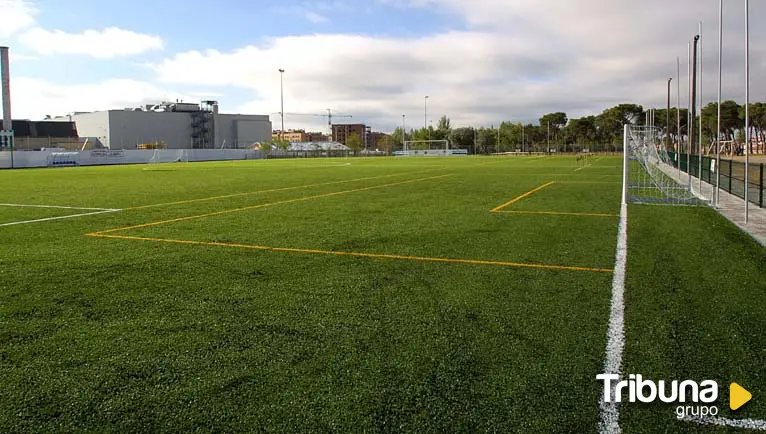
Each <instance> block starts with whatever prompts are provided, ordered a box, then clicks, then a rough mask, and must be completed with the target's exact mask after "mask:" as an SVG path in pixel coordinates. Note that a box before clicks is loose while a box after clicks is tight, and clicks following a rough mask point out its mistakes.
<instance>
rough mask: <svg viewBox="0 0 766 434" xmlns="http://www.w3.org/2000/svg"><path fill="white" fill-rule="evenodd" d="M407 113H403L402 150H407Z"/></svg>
mask: <svg viewBox="0 0 766 434" xmlns="http://www.w3.org/2000/svg"><path fill="white" fill-rule="evenodd" d="M406 117H407V116H406V115H402V150H404V151H406V150H407V127H406V125H405V118H406Z"/></svg>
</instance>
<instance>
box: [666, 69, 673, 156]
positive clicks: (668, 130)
mask: <svg viewBox="0 0 766 434" xmlns="http://www.w3.org/2000/svg"><path fill="white" fill-rule="evenodd" d="M671 81H673V77H670V78H668V110H667V111H666V112H665V130H666V135H667V137H668V138H667V142H665V149H666V150H667V149H668V148H670V82H671Z"/></svg>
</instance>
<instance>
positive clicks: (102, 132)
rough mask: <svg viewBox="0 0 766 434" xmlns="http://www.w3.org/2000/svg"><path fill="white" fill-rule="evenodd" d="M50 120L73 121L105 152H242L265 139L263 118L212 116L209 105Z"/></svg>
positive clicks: (150, 107)
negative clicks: (152, 148) (158, 147)
mask: <svg viewBox="0 0 766 434" xmlns="http://www.w3.org/2000/svg"><path fill="white" fill-rule="evenodd" d="M55 120H56V121H73V122H74V123H75V125H76V128H77V132H78V133H79V135H80V137H92V138H95V139H98V140H99V141H100V142H101V143H103V145H104V146H105V147H107V148H110V149H138V148H139V146H141V145H144V147H145V146H146V145H147V144H162V146H163V147H165V148H169V149H219V148H241V149H244V148H251V147H252V145H253V143H257V142H262V141H267V140H269V139H270V138H271V121H270V120H269V116H268V115H247V114H223V113H218V104H217V103H216V102H215V101H203V103H202V104H191V103H181V102H176V103H162V104H157V105H147V106H144V107H138V108H131V109H124V110H106V111H97V112H86V113H73V114H72V115H69V116H64V117H59V118H56V119H55Z"/></svg>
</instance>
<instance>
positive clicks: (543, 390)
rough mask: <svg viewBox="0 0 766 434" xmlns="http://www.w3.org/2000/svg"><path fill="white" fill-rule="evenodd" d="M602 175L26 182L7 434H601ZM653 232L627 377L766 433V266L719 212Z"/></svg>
mask: <svg viewBox="0 0 766 434" xmlns="http://www.w3.org/2000/svg"><path fill="white" fill-rule="evenodd" d="M587 164H588V165H584V163H583V162H582V161H578V160H576V159H575V158H574V157H566V156H561V157H510V158H509V157H493V158H489V157H464V158H435V157H434V158H399V159H393V158H374V159H312V160H261V161H236V162H212V163H175V164H166V165H145V166H144V165H136V166H116V167H80V168H58V169H29V170H17V171H0V186H1V187H0V203H2V205H0V378H1V380H0V432H82V431H86V432H142V433H143V432H233V431H257V432H262V431H272V432H273V431H276V432H418V433H428V432H433V433H443V432H471V433H473V432H544V433H550V432H562V433H571V432H593V431H595V430H596V429H597V426H598V420H599V413H598V411H599V407H598V401H599V396H600V392H601V383H600V382H597V381H596V379H595V376H596V375H597V374H598V373H601V371H602V368H603V363H604V354H605V346H606V332H607V327H608V318H609V309H610V297H611V286H612V268H613V267H614V257H615V248H616V240H617V226H618V221H619V219H618V217H617V215H618V213H619V199H620V191H621V158H620V157H608V156H604V157H598V158H595V159H592V160H590V161H589V162H588V163H587ZM549 183H550V184H549ZM545 184H549V185H547V186H545V187H542V186H544V185H545ZM541 187H542V188H541ZM533 190H535V191H534V192H533V193H530V194H526V193H529V192H530V191H533ZM522 196H523V197H522ZM514 199H517V200H515V201H514ZM509 202H513V203H511V204H509V205H506V206H503V205H504V204H508V203H509ZM17 205H45V206H66V207H72V209H68V208H46V207H21V206H17ZM74 208H88V209H74ZM91 208H94V209H95V210H91ZM498 208H500V209H498ZM110 210H116V211H110ZM492 210H495V211H496V212H491V211H492ZM84 213H85V214H87V213H94V214H91V215H84V216H79V217H72V218H61V217H66V216H69V215H73V214H84ZM95 213H98V214H95ZM50 218H55V219H50ZM42 219H50V220H42ZM28 220H42V221H37V222H30V223H24V224H14V225H9V223H18V222H24V221H28ZM628 222H629V223H628V247H629V253H628V268H627V282H626V295H625V297H626V301H625V304H626V311H625V324H626V347H625V353H624V356H623V366H624V371H625V372H631V373H640V374H642V375H644V376H645V377H654V378H658V379H664V378H667V379H687V378H689V379H697V380H703V379H714V380H718V381H719V382H720V383H721V384H728V383H729V382H731V381H736V382H738V383H739V384H742V385H744V386H746V387H747V388H748V390H750V391H751V392H752V393H753V395H754V399H753V401H752V402H750V403H748V404H747V406H746V407H744V408H743V409H741V410H738V411H737V412H736V413H734V412H731V411H729V409H728V404H727V402H726V401H725V399H724V398H726V397H727V396H728V395H727V391H726V390H721V393H720V396H721V399H720V402H719V403H718V405H719V408H720V409H721V414H720V415H721V416H726V417H737V418H754V419H766V333H765V332H764V331H766V271H764V270H766V253H765V251H764V249H763V248H761V247H760V246H759V245H757V244H756V243H755V242H754V241H752V240H751V239H750V238H748V237H747V236H746V235H744V234H742V233H741V232H740V231H739V230H738V229H737V228H736V227H734V226H733V225H732V224H730V223H729V222H728V221H726V220H725V219H723V218H722V217H720V216H718V215H717V214H716V213H715V212H714V211H713V210H710V209H707V208H705V207H663V206H631V207H630V208H629V220H628ZM620 422H621V425H622V427H623V431H624V432H626V433H650V432H690V433H691V432H703V433H717V432H736V431H729V430H727V429H724V428H715V427H707V426H705V427H703V426H699V425H694V424H691V423H689V422H683V421H678V420H676V418H675V412H674V411H673V407H669V406H668V405H667V404H661V403H657V404H627V405H623V406H622V407H621V420H620Z"/></svg>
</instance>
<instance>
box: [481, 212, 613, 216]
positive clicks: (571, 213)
mask: <svg viewBox="0 0 766 434" xmlns="http://www.w3.org/2000/svg"><path fill="white" fill-rule="evenodd" d="M494 212H495V213H502V214H548V215H570V216H588V217H619V216H620V215H619V214H599V213H588V212H555V211H494Z"/></svg>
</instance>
